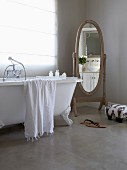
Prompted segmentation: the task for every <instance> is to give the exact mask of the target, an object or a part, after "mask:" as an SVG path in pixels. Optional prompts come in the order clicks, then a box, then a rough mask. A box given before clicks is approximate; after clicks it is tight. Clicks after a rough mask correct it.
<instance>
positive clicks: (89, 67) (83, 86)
mask: <svg viewBox="0 0 127 170" xmlns="http://www.w3.org/2000/svg"><path fill="white" fill-rule="evenodd" d="M105 59H106V55H105V54H104V43H103V36H102V32H101V29H100V27H99V25H98V24H97V23H96V22H95V21H93V20H86V21H84V22H83V23H82V24H81V25H80V26H79V29H78V31H77V36H76V43H75V52H74V53H73V75H74V76H77V77H79V78H81V79H82V82H81V83H79V84H78V86H77V88H76V91H75V94H74V98H73V101H74V112H75V115H77V110H76V103H77V102H100V106H99V110H100V109H101V108H102V106H103V105H106V104H107V102H106V95H105V64H106V62H105Z"/></svg>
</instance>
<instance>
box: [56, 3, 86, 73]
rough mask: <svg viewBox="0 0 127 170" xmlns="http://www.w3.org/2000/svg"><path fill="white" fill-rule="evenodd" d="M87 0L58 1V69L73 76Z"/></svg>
mask: <svg viewBox="0 0 127 170" xmlns="http://www.w3.org/2000/svg"><path fill="white" fill-rule="evenodd" d="M85 4H86V0H58V68H59V70H60V72H61V73H62V72H64V71H65V72H67V75H72V53H73V52H74V46H75V38H76V33H77V30H78V27H79V25H80V24H81V22H83V21H84V20H85V19H86V18H85V13H86V9H85V7H86V5H85Z"/></svg>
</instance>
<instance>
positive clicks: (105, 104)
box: [98, 98, 108, 111]
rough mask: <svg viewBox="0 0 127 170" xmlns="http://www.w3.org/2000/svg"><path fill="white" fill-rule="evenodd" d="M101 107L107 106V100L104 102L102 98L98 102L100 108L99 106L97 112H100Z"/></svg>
mask: <svg viewBox="0 0 127 170" xmlns="http://www.w3.org/2000/svg"><path fill="white" fill-rule="evenodd" d="M103 105H104V106H107V105H108V102H107V100H106V99H105V98H103V99H102V101H101V102H100V106H99V108H98V110H99V111H100V110H101V108H102V106H103Z"/></svg>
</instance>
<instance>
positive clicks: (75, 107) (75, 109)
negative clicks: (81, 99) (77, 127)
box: [73, 97, 78, 117]
mask: <svg viewBox="0 0 127 170" xmlns="http://www.w3.org/2000/svg"><path fill="white" fill-rule="evenodd" d="M73 112H74V116H75V117H77V116H78V114H77V105H76V98H75V97H73Z"/></svg>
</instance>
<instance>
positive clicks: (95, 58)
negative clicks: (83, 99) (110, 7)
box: [78, 23, 101, 92]
mask: <svg viewBox="0 0 127 170" xmlns="http://www.w3.org/2000/svg"><path fill="white" fill-rule="evenodd" d="M100 56H101V44H100V40H99V33H98V31H97V28H96V27H95V26H94V25H93V24H91V23H87V24H85V25H84V26H83V28H82V30H81V33H80V38H79V49H78V57H79V75H80V78H82V79H83V81H82V87H83V89H84V90H85V91H86V92H91V91H93V90H94V89H95V88H96V86H97V83H98V80H99V74H100Z"/></svg>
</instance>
